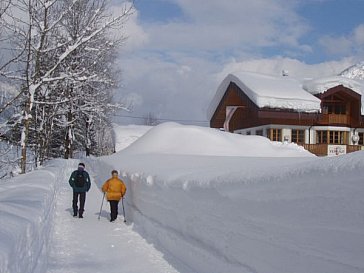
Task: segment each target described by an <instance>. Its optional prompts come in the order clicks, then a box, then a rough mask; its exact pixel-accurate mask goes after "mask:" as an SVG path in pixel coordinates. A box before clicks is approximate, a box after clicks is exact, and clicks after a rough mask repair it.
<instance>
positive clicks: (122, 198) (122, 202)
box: [121, 197, 126, 223]
mask: <svg viewBox="0 0 364 273" xmlns="http://www.w3.org/2000/svg"><path fill="white" fill-rule="evenodd" d="M121 204H122V205H123V214H124V223H126V219H125V209H124V197H121Z"/></svg>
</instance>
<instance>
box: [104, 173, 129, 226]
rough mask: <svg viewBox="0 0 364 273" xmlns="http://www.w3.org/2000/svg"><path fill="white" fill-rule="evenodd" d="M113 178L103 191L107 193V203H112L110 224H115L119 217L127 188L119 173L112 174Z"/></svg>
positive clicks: (105, 184)
mask: <svg viewBox="0 0 364 273" xmlns="http://www.w3.org/2000/svg"><path fill="white" fill-rule="evenodd" d="M111 175H112V177H111V178H110V179H108V180H107V181H106V182H105V183H104V185H102V191H103V192H104V193H106V198H107V201H109V202H110V212H111V213H110V222H114V221H115V220H116V218H117V217H118V206H119V201H120V199H121V198H123V197H124V195H125V192H126V186H125V184H124V182H123V181H122V180H121V179H120V178H119V177H118V171H116V170H113V171H112V172H111Z"/></svg>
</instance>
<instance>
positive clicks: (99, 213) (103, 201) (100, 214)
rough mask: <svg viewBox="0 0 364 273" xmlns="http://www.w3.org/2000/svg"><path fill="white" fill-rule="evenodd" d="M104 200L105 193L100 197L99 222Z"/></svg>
mask: <svg viewBox="0 0 364 273" xmlns="http://www.w3.org/2000/svg"><path fill="white" fill-rule="evenodd" d="M104 199H105V193H104V196H103V197H102V202H101V208H100V213H99V220H100V216H101V210H102V205H103V204H104Z"/></svg>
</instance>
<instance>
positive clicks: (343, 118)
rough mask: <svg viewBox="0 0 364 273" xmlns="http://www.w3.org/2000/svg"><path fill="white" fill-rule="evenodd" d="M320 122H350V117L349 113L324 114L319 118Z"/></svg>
mask: <svg viewBox="0 0 364 273" xmlns="http://www.w3.org/2000/svg"><path fill="white" fill-rule="evenodd" d="M319 123H322V124H348V123H349V118H348V116H347V115H336V114H322V115H321V116H320V118H319Z"/></svg>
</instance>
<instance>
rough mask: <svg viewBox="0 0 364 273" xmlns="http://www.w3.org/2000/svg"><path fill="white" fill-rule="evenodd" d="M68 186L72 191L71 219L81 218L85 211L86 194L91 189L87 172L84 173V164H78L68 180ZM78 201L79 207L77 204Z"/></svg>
mask: <svg viewBox="0 0 364 273" xmlns="http://www.w3.org/2000/svg"><path fill="white" fill-rule="evenodd" d="M68 182H69V184H70V186H71V187H72V189H73V200H72V208H73V217H77V213H78V217H79V218H83V212H84V210H85V201H86V192H88V191H89V190H90V188H91V180H90V176H89V174H88V172H86V171H85V164H84V163H82V162H81V163H80V164H78V169H77V170H75V171H73V172H72V174H71V177H70V179H69V181H68ZM78 201H80V207H79V208H78V206H77V203H78Z"/></svg>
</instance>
